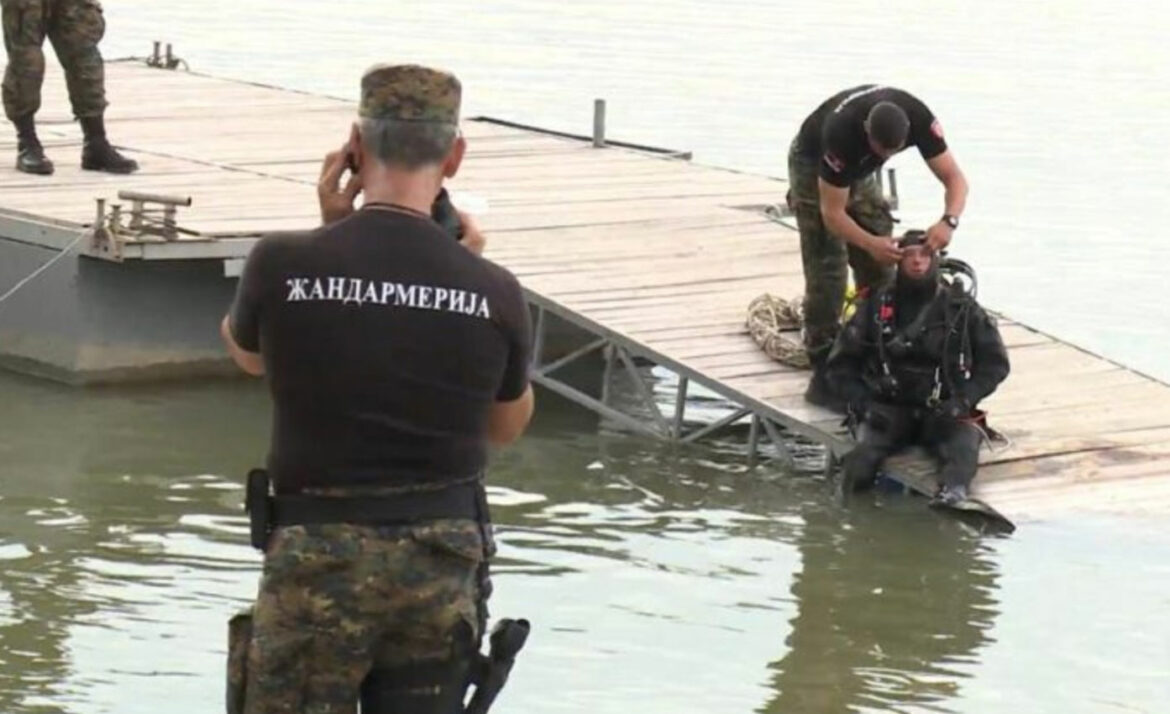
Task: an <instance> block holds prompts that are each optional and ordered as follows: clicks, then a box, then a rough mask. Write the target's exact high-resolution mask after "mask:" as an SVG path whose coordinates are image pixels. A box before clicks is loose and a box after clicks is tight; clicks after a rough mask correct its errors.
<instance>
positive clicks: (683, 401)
mask: <svg viewBox="0 0 1170 714" xmlns="http://www.w3.org/2000/svg"><path fill="white" fill-rule="evenodd" d="M690 383H691V380H690V379H689V378H687V377H685V376H682V375H679V378H678V391H677V392H676V393H675V396H674V433H673V436H674V438H675V439H676V440H677V439H681V438H682V430H683V418H684V417H685V416H686V413H687V388H688V387H689V386H690Z"/></svg>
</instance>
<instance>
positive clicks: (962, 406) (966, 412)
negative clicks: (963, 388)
mask: <svg viewBox="0 0 1170 714" xmlns="http://www.w3.org/2000/svg"><path fill="white" fill-rule="evenodd" d="M935 413H936V414H938V415H939V416H943V417H947V418H948V419H965V418H966V417H969V416H971V402H969V401H967V398H966V397H961V396H955V397H951V398H950V399H944V400H943V401H941V402H939V405H938V406H937V407H935Z"/></svg>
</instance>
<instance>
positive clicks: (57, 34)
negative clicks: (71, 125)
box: [48, 0, 106, 119]
mask: <svg viewBox="0 0 1170 714" xmlns="http://www.w3.org/2000/svg"><path fill="white" fill-rule="evenodd" d="M50 2H51V5H52V7H53V14H52V20H51V22H50V23H49V27H48V35H49V41H50V42H52V43H53V49H54V50H55V51H56V52H57V58H58V59H60V60H61V66H62V67H64V68H65V83H66V85H68V87H69V102H70V104H71V105H72V106H73V116H75V117H77V118H78V119H80V118H82V117H98V116H101V115H102V114H103V113H105V111H106V73H105V64H104V63H103V62H102V55H101V52H99V51H98V42H100V41H101V39H102V37H103V36H104V35H105V34H106V20H105V17H104V16H103V15H102V5H101V3H100V2H99V1H98V0H50Z"/></svg>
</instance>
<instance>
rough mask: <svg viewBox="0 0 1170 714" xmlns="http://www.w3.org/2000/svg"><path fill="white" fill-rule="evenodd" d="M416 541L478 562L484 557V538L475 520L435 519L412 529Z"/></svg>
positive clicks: (412, 535) (440, 551) (411, 535)
mask: <svg viewBox="0 0 1170 714" xmlns="http://www.w3.org/2000/svg"><path fill="white" fill-rule="evenodd" d="M410 537H411V539H413V540H414V541H415V542H417V543H419V544H421V545H424V546H426V547H428V548H430V549H431V550H433V551H436V552H439V553H442V554H444V555H451V556H455V557H457V558H459V559H462V560H468V561H471V563H472V564H478V563H479V562H480V561H482V560H483V559H484V546H485V544H484V540H483V534H482V533H481V531H480V527H479V524H478V523H475V522H474V521H452V520H442V521H435V522H433V523H430V524H427V525H417V526H413V527H411V529H410Z"/></svg>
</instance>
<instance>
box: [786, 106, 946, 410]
mask: <svg viewBox="0 0 1170 714" xmlns="http://www.w3.org/2000/svg"><path fill="white" fill-rule="evenodd" d="M909 146H916V147H918V151H919V153H920V154H921V155H922V158H923V159H924V160H925V161H926V164H927V166H929V167H930V170H931V171H932V172H933V173H934V175H935V176H936V177H938V179H939V181H940V182H942V184H943V186H944V187H945V199H944V202H945V206H944V209H943V215H942V217H941V218H940V219H939V220H938V222H937V223H935V224H934V225H932V226H930V228H929V229H928V230H927V236H926V240H927V245H928V246H929V247H930V249H932V250H941V249H943V248H945V247H946V246H947V245H948V244H949V243H950V241H951V237H952V235H953V233H954V230H955V229H956V228H957V227H958V225H959V215H960V214H961V213H962V212H963V207H964V205H965V204H966V200H967V180H966V178H964V176H963V172H962V171H961V170H960V169H959V165H958V164H957V163H956V162H955V159H954V157H953V156H952V155H951V152H950V151H949V150H948V149H947V144H946V141H945V140H944V139H943V130H942V125H941V124H939V121H938V119H936V118H935V117H934V115H933V114H932V113H931V111H930V109H929V108H928V107H927V106H926V105H925V104H923V103H922V101H921V100H919V99H918V98H917V97H915V96H914V95H912V94H910V93H909V92H905V91H903V90H901V89H895V88H893V87H883V86H880V85H874V84H866V85H862V86H860V87H854V88H852V89H846V90H845V91H843V92H839V93H838V94H835V95H833V96H832V97H830V98H829V99H828V100H826V101H825V102H824V103H823V104H821V105H820V106H819V107H817V109H816V111H814V112H813V113H812V114H810V115H809V116H808V118H807V119H805V121H804V123H803V124H802V125H801V127H800V131H799V133H798V134H797V136H796V138H795V139H794V140H793V142H792V146H791V148H790V149H789V152H788V180H789V186H790V188H789V197H788V200H789V205H790V206H791V207H792V209H793V211H794V213H795V215H796V223H797V227H798V228H799V229H800V249H801V255H802V259H803V264H804V280H805V297H804V345H805V350H806V352H807V353H808V357H809V361H810V362H811V363H812V366H813V370H814V371H813V377H812V380H811V381H810V382H809V388H808V390H807V391H806V392H805V398H806V399H807V400H808V401H810V402H812V403H814V404H819V405H821V406H825V407H829V408H831V409H835V410H837V411H841V410H842V409H843V406H844V405H843V404H842V403H841V400H840V399H839V398H838V397H837V395H835V394H833V392H832V390H831V389H830V387H829V384H828V382H827V381H826V380H825V371H824V364H825V360H826V358H827V357H828V355H829V349H830V348H831V347H832V345H833V340H834V339H835V338H836V336H837V332H838V331H839V329H840V317H841V307H842V304H843V302H844V299H845V290H846V283H847V278H848V274H847V270H848V268H847V267H846V266H847V265H851V266H852V267H853V277H854V282H855V284H856V286H857V289H858V291H859V292H864V291H865V290H866V289H868V288H871V287H874V288H876V287H878V286H880V285H882V284H884V283H886V282H888V281H889V280H890V279H891V277H892V274H893V270H892V267H893V266H894V265H895V264H896V263H897V262H898V259H899V257H900V255H901V254H900V252H899V249H898V246H897V243H896V242H895V241H894V239H893V238H891V237H890V235H891V234H892V233H893V221H892V219H891V217H890V214H889V209H888V205H887V204H886V202H885V200H884V199H883V198H882V196H881V195H880V191H879V189H878V184H877V180H876V176H875V174H877V172H878V171H880V170H881V167H882V164H883V163H885V161H886V160H887V159H889V158H890V157H891V156H893V155H894V154H897V153H898V152H900V151H902V150H903V149H905V148H907V147H909Z"/></svg>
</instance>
